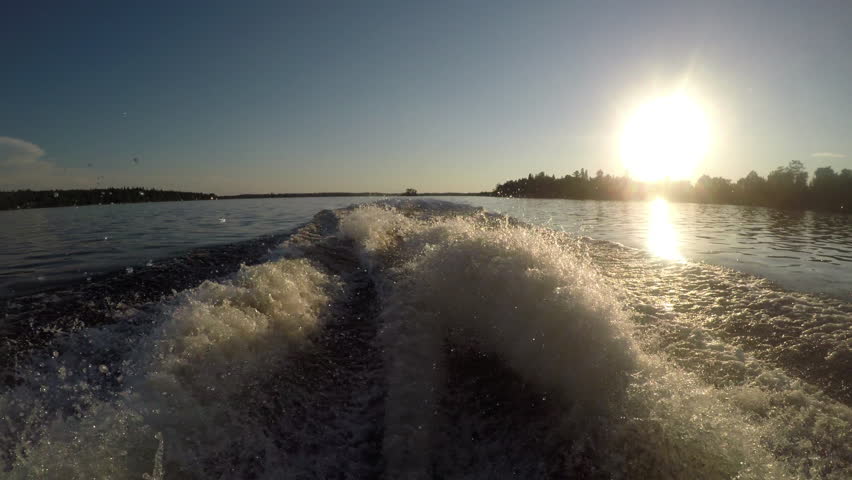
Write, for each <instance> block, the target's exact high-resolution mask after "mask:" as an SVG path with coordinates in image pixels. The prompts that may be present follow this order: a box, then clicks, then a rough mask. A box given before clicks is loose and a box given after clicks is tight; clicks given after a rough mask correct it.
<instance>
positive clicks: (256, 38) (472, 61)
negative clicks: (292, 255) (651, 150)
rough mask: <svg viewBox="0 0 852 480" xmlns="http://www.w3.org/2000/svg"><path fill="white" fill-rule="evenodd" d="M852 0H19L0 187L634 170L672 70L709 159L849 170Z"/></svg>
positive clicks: (344, 186) (434, 181)
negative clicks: (627, 129) (704, 123)
mask: <svg viewBox="0 0 852 480" xmlns="http://www.w3.org/2000/svg"><path fill="white" fill-rule="evenodd" d="M850 52H852V2H848V1H837V2H831V1H815V2H785V1H771V2H759V1H732V2H716V1H714V2H694V3H691V2H685V1H684V2H639V1H629V2H612V1H605V0H604V1H594V2H569V1H560V2H544V1H530V2H522V1H514V2H504V1H498V0H494V1H475V0H460V1H455V2H443V1H429V2H407V1H389V2H372V1H341V2H329V1H315V2H293V3H290V2H283V1H275V2H253V1H245V2H235V1H227V2H215V1H204V2H191V1H180V2H156V1H149V2H96V1H89V2H65V1H62V2H41V1H38V0H34V1H16V0H12V1H10V2H5V3H4V7H3V13H2V15H0V55H2V56H0V62H2V63H1V64H2V74H0V189H5V190H8V189H18V188H33V189H42V188H46V189H52V188H81V187H84V188H88V187H103V186H143V187H156V188H168V189H179V190H188V191H204V192H214V193H218V194H235V193H268V192H316V191H350V192H359V191H381V192H397V191H402V190H404V189H405V188H416V189H418V190H419V191H421V192H427V191H428V192H444V191H456V192H478V191H485V190H491V189H493V188H494V186H495V184H497V183H499V182H503V181H505V180H508V179H512V178H518V177H521V176H526V175H527V174H528V173H530V172H533V173H536V172H539V171H545V172H547V173H552V174H555V175H557V176H562V175H565V174H570V173H571V172H573V171H574V170H577V169H580V168H586V169H587V170H589V171H590V172H595V171H596V170H598V169H603V170H604V171H605V172H607V173H611V174H614V175H622V174H624V173H625V172H624V165H623V164H622V162H621V159H620V157H619V149H618V145H619V134H620V129H621V128H622V125H623V124H624V122H625V119H626V118H628V117H629V115H630V112H631V111H632V110H633V109H635V108H636V107H637V105H640V104H641V103H642V102H643V101H644V100H646V99H648V98H653V97H654V96H658V95H665V94H666V92H671V91H673V90H675V89H682V90H686V91H688V92H689V94H690V95H691V96H693V97H694V98H695V99H697V100H698V101H699V102H700V104H701V105H702V109H703V110H704V112H705V114H706V116H707V118H708V123H709V125H710V129H711V143H710V147H709V149H708V153H707V155H706V157H705V158H704V159H703V160H702V161H701V163H700V164H699V165H698V167H697V169H696V171H695V172H694V177H695V178H697V177H698V176H699V175H701V174H705V173H706V174H709V175H711V176H724V177H728V178H734V179H736V178H739V177H742V176H744V175H746V174H747V173H748V172H749V171H750V170H756V171H757V172H758V173H760V174H761V175H766V174H767V173H768V172H769V171H770V170H772V169H773V168H775V167H777V166H779V165H785V164H787V163H788V162H789V161H790V160H794V159H795V160H800V161H802V162H803V163H804V164H805V165H806V167H808V168H809V169H810V170H813V169H814V168H816V167H821V166H833V167H834V168H835V169H836V170H839V169H841V168H852V53H850Z"/></svg>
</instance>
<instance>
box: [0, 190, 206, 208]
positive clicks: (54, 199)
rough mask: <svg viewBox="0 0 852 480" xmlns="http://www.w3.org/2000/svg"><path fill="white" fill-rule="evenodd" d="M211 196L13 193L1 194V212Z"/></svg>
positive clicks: (134, 192) (135, 192) (117, 192)
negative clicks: (19, 209)
mask: <svg viewBox="0 0 852 480" xmlns="http://www.w3.org/2000/svg"><path fill="white" fill-rule="evenodd" d="M215 198H217V197H216V195H215V194H212V193H196V192H176V191H173V190H157V189H155V188H138V187H123V188H93V189H89V190H16V191H13V192H0V210H12V209H17V208H43V207H69V206H74V205H79V206H82V205H101V204H106V205H108V204H110V203H144V202H177V201H182V200H212V199H215Z"/></svg>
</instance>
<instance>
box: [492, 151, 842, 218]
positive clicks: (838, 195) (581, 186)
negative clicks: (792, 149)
mask: <svg viewBox="0 0 852 480" xmlns="http://www.w3.org/2000/svg"><path fill="white" fill-rule="evenodd" d="M494 195H496V196H502V197H525V198H571V199H578V200H581V199H594V200H645V199H648V198H651V197H655V196H662V197H664V198H666V199H668V200H670V201H675V202H695V203H718V204H731V205H760V206H766V207H775V208H796V209H812V210H829V211H834V212H844V213H848V212H849V210H850V208H852V170H850V169H848V168H844V169H842V170H841V171H840V172H839V173H838V172H835V171H834V169H833V168H831V167H821V168H817V169H816V170H815V171H814V173H813V176H810V175H809V173H808V171H807V169H806V168H805V166H804V164H802V162H800V161H798V160H793V161H791V162H790V163H789V164H788V165H786V166H782V167H778V168H776V169H774V170H772V171H771V172H769V174H768V175H767V176H766V177H765V178H764V177H761V176H760V175H759V174H758V173H757V172H755V171H751V172H750V173H749V174H748V175H746V176H745V177H743V178H740V179H739V180H737V181H733V180H730V179H728V178H723V177H710V176H708V175H704V176H702V177H701V178H699V179H698V181H697V182H695V184H693V183H692V182H689V181H687V180H682V181H668V180H663V181H660V182H655V183H646V182H640V181H637V180H633V179H631V178H629V177H627V176H623V177H614V176H612V175H608V174H604V172H603V171H602V170H598V171H597V172H596V174H595V176H590V175H589V173H588V171H586V170H585V169H580V170H577V171H574V173H573V174H572V175H565V176H564V177H561V178H558V177H555V176H553V175H546V174H545V173H544V172H540V173H538V174H537V175H533V174H530V175H529V176H527V177H526V178H520V179H518V180H509V181H507V182H505V183H501V184H499V185H497V186H496V188H495V189H494Z"/></svg>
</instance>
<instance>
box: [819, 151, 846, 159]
mask: <svg viewBox="0 0 852 480" xmlns="http://www.w3.org/2000/svg"><path fill="white" fill-rule="evenodd" d="M811 156H812V157H816V158H846V155H844V154H842V153H834V152H817V153H812V154H811Z"/></svg>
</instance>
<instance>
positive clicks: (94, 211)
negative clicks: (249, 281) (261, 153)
mask: <svg viewBox="0 0 852 480" xmlns="http://www.w3.org/2000/svg"><path fill="white" fill-rule="evenodd" d="M442 198H443V199H445V200H451V201H455V202H460V203H465V204H469V205H474V206H481V207H484V208H485V209H487V210H489V211H494V212H500V213H505V214H507V215H511V216H513V217H515V218H518V219H521V220H524V221H527V222H530V223H535V224H540V225H546V226H549V227H551V228H554V229H557V230H564V231H567V232H571V233H576V234H581V235H585V236H589V237H592V238H596V239H601V240H609V241H613V242H618V243H621V244H623V245H626V246H629V247H633V248H639V249H644V250H647V251H650V252H651V253H653V254H655V255H657V256H659V257H660V258H664V259H669V260H672V261H683V260H688V261H700V262H707V263H712V264H717V265H722V266H726V267H729V268H733V269H736V270H740V271H743V272H747V273H752V274H755V275H759V276H762V277H765V278H768V279H770V280H772V281H775V282H777V283H779V284H780V285H782V286H785V287H788V288H792V289H797V290H804V291H808V292H817V293H825V294H829V295H832V296H836V297H841V298H852V215H837V214H827V213H818V212H809V211H808V212H802V211H781V210H773V209H767V208H762V207H741V206H730V205H699V204H681V203H669V204H667V203H665V202H602V201H576V200H535V199H507V198H489V197H457V198H456V197H442ZM375 200H376V198H375V197H373V198H358V197H347V198H284V199H247V200H223V201H203V202H167V203H142V204H122V205H98V206H86V207H79V208H73V207H69V208H54V209H33V210H15V211H3V212H0V225H2V229H0V295H5V296H8V295H10V294H12V293H14V292H15V291H19V292H27V291H33V290H38V289H40V288H44V287H47V286H51V285H55V284H57V283H67V282H74V281H80V282H83V281H86V278H89V277H90V276H91V275H92V274H94V273H99V272H104V271H109V270H114V269H125V268H128V267H130V268H133V267H138V266H140V265H145V264H147V263H148V262H155V261H156V260H158V259H161V258H164V257H168V256H171V255H176V254H180V253H182V252H184V251H186V250H189V249H191V248H193V247H198V246H205V245H217V244H224V243H230V242H236V241H240V240H246V239H249V238H253V237H257V236H260V235H264V234H271V233H280V232H284V231H288V230H291V229H293V228H294V227H296V226H298V225H301V224H303V223H305V222H307V221H309V220H310V219H311V218H312V217H313V215H314V214H315V213H316V212H318V211H320V210H322V209H334V208H340V207H343V206H347V205H351V204H354V203H363V202H370V201H375Z"/></svg>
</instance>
